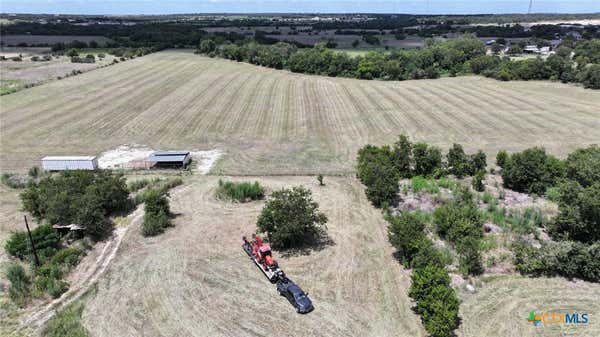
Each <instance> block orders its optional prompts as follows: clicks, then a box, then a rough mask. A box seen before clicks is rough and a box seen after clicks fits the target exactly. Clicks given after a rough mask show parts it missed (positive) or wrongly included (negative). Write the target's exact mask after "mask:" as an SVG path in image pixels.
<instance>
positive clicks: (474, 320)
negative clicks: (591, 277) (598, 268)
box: [457, 275, 600, 337]
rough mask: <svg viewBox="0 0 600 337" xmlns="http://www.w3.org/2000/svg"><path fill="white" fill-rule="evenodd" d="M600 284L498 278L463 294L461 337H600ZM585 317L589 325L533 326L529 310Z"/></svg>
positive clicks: (509, 277)
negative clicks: (476, 289)
mask: <svg viewBox="0 0 600 337" xmlns="http://www.w3.org/2000/svg"><path fill="white" fill-rule="evenodd" d="M599 299H600V284H597V283H589V282H583V281H568V280H566V279H564V278H561V277H553V278H546V277H536V278H529V277H522V276H517V275H510V276H509V275H505V276H498V277H497V278H496V279H494V280H491V281H489V282H487V283H485V285H484V286H483V287H481V288H480V289H478V291H477V292H476V293H475V294H466V295H465V294H463V296H462V303H461V305H460V317H461V319H462V321H461V326H460V327H459V328H458V330H457V335H458V336H463V337H467V336H477V337H525V336H544V337H554V336H556V337H558V336H573V337H574V336H577V337H597V336H600V319H599V318H600V300H599ZM530 311H534V312H536V313H537V314H542V313H545V312H560V313H566V312H568V313H587V314H588V319H589V323H588V324H570V325H565V324H548V325H544V324H542V325H540V326H538V327H534V326H533V325H532V324H531V323H529V322H527V318H528V316H529V312H530Z"/></svg>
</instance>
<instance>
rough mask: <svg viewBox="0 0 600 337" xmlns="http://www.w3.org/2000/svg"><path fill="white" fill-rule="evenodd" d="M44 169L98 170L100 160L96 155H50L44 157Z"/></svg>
mask: <svg viewBox="0 0 600 337" xmlns="http://www.w3.org/2000/svg"><path fill="white" fill-rule="evenodd" d="M42 168H43V169H44V171H66V170H97V169H98V160H97V159H96V157H94V156H48V157H44V158H42Z"/></svg>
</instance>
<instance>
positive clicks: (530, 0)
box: [527, 0, 533, 14]
mask: <svg viewBox="0 0 600 337" xmlns="http://www.w3.org/2000/svg"><path fill="white" fill-rule="evenodd" d="M532 7H533V0H529V10H528V11H527V14H531V8H532Z"/></svg>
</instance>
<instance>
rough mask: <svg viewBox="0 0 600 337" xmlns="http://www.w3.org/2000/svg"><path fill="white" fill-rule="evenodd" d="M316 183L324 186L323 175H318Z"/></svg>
mask: <svg viewBox="0 0 600 337" xmlns="http://www.w3.org/2000/svg"><path fill="white" fill-rule="evenodd" d="M317 181H318V182H319V186H324V185H325V184H323V175H322V174H319V175H318V176H317Z"/></svg>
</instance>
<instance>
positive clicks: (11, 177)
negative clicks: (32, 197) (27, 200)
mask: <svg viewBox="0 0 600 337" xmlns="http://www.w3.org/2000/svg"><path fill="white" fill-rule="evenodd" d="M0 179H1V180H2V183H3V184H4V185H5V186H7V187H10V188H14V189H21V188H25V186H27V181H26V180H25V179H23V178H22V177H21V176H19V175H16V174H13V173H2V176H0Z"/></svg>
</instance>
